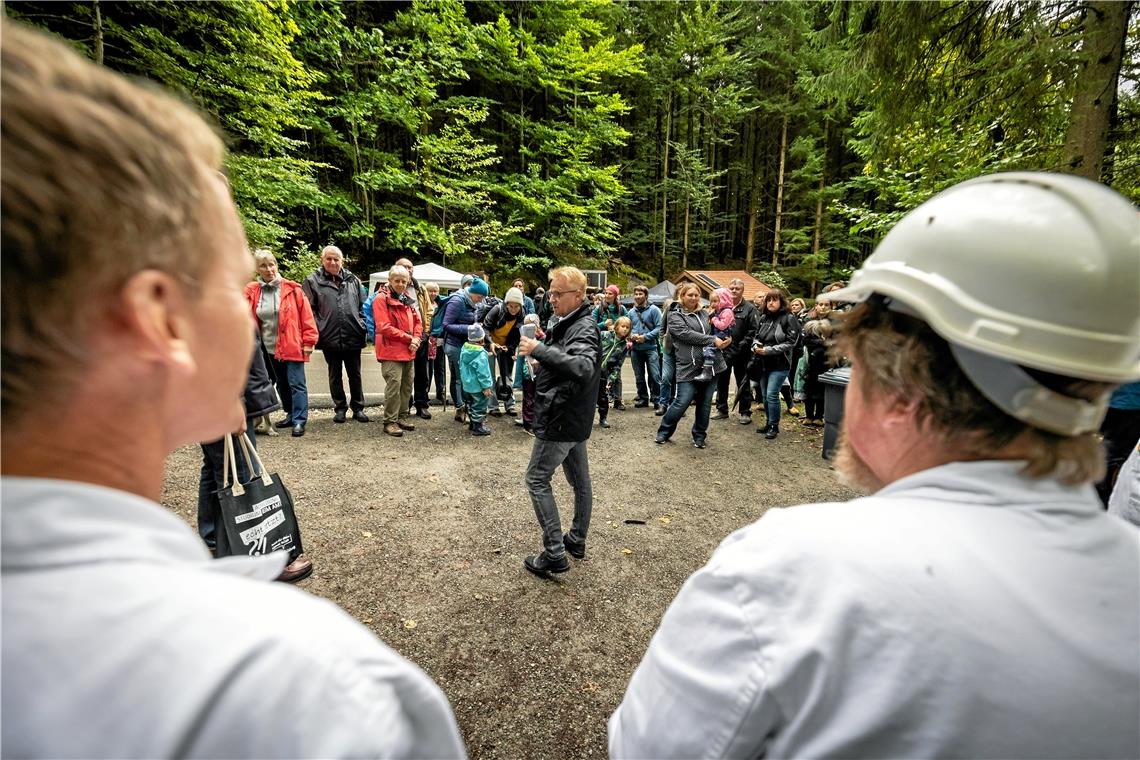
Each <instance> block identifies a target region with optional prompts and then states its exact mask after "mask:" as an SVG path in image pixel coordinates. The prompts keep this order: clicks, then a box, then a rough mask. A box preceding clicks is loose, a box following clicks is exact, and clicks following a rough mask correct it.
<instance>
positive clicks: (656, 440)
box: [653, 435, 669, 444]
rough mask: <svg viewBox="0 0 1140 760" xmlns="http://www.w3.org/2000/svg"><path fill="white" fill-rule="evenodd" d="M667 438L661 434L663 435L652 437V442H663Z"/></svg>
mask: <svg viewBox="0 0 1140 760" xmlns="http://www.w3.org/2000/svg"><path fill="white" fill-rule="evenodd" d="M668 440H669V439H668V438H666V437H665V436H663V435H658V436H657V437H656V438H654V439H653V442H654V443H657V444H661V443H665V442H666V441H668Z"/></svg>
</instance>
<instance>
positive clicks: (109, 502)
mask: <svg viewBox="0 0 1140 760" xmlns="http://www.w3.org/2000/svg"><path fill="white" fill-rule="evenodd" d="M0 491H2V493H3V501H4V508H3V510H2V511H0V541H2V546H3V553H2V555H0V567H2V568H3V571H4V572H5V573H9V572H19V571H28V570H40V569H46V568H51V567H74V566H77V565H87V564H94V563H105V562H143V563H158V564H166V565H173V564H184V565H200V566H201V569H203V570H206V571H211V572H224V573H228V574H234V575H243V576H247V577H251V578H258V579H262V580H272V579H274V578H276V577H277V576H278V575H280V573H281V570H282V569H283V568H284V566H285V563H286V562H287V561H288V555H287V554H286V553H285V552H276V553H274V554H270V555H266V556H262V557H229V558H225V559H222V560H217V561H214V560H212V559H211V557H210V553H209V551H207V549H206V547H205V545H204V544H203V543H202V542H201V541H200V540H199V539H198V537H197V536H196V535H195V534H194V533H193V531H192V530H191V529H190V527H189V526H188V525H186V523H184V522H183V521H182V520H180V519H179V518H178V517H176V516H175V515H173V514H172V513H171V512H169V511H167V510H166V509H165V508H164V507H162V506H161V505H159V504H156V503H155V502H153V501H151V500H149V499H144V498H143V497H141V496H136V495H135V494H130V493H127V492H125V491H119V490H115V489H112V488H104V487H102V486H97V485H92V484H90V483H79V482H75V481H66V480H49V479H45V478H20V477H8V476H5V477H3V478H0Z"/></svg>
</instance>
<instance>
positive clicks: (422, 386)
mask: <svg viewBox="0 0 1140 760" xmlns="http://www.w3.org/2000/svg"><path fill="white" fill-rule="evenodd" d="M430 364H431V362H429V361H428V344H427V340H424V342H423V343H421V344H420V347H419V348H418V349H416V358H415V361H414V362H413V363H412V406H413V407H415V408H416V409H427V408H428V401H429V400H430V399H429V397H428V390H429V388H431V385H430V383H431V378H430V377H429V375H428V366H429V365H430Z"/></svg>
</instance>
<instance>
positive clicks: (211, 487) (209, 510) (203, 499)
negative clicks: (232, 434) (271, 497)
mask: <svg viewBox="0 0 1140 760" xmlns="http://www.w3.org/2000/svg"><path fill="white" fill-rule="evenodd" d="M253 421H254V418H253V417H249V418H247V419H246V421H245V427H246V434H247V435H249V442H250V443H252V444H253V445H254V447H255V448H256V447H257V433H256V432H254V430H253ZM224 441H225V439H223V438H219V439H218V440H216V441H212V442H210V443H203V444H199V445H200V446H201V447H202V470H201V472H200V473H199V474H198V535H199V536H201V537H202V540H203V541H205V542H206V546H208V547H210V548H211V549H213V548H214V547H215V546H217V545H218V540H217V524H218V511H219V510H220V508H221V507H220V504H219V502H218V496H217V493H216V492H217V491H220V490H221V489H222V488H223V487H224V486H223V484H224V483H225V473H224V471H223V468H224V465H225V457H226V448H225V442H224ZM234 444H235V446H236V451H235V452H234V453H235V454H236V455H237V469H238V480H240V481H241V482H242V483H243V484H244V483H248V482H249V481H250V480H251V479H252V478H251V476H250V474H249V472H248V470H247V469H246V466H245V457H243V456H242V455H241V444H240V443H238V442H237V441H236V440H235V441H234ZM258 474H260V473H258Z"/></svg>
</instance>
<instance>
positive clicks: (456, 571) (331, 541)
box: [163, 407, 853, 758]
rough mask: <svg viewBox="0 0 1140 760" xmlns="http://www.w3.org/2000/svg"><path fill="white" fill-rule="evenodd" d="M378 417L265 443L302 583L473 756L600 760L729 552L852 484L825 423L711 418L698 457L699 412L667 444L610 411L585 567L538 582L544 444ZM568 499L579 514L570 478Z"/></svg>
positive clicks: (561, 499) (327, 421)
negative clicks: (530, 567)
mask: <svg viewBox="0 0 1140 760" xmlns="http://www.w3.org/2000/svg"><path fill="white" fill-rule="evenodd" d="M436 409H437V408H436V407H433V411H435V410H436ZM368 411H369V414H370V415H372V417H373V422H372V423H370V424H367V425H361V424H359V423H354V422H352V421H351V420H350V421H349V422H348V423H347V424H344V425H335V424H333V422H332V415H331V412H320V411H318V412H314V413H313V415H312V419H311V420H310V423H309V426H308V433H307V434H306V436H305V437H304V438H301V439H293V438H290V437H288V436H280V437H276V438H265V437H263V438H261V439H260V440H259V447H260V450H261V452H262V456H263V457H264V459H265V461H266V463H267V464H268V466H269V468H270V469H271V471H275V472H279V473H280V474H281V475H282V477H283V478H284V480H285V483H286V484H287V485H288V486H289V488H290V490H291V491H292V492H293V496H294V499H295V501H296V504H297V511H298V516H299V519H300V521H301V528H302V531H303V534H304V540H305V547H306V550H307V554H308V556H309V557H311V558H312V559H313V560H314V562H315V564H316V571H315V572H314V574H313V575H312V577H311V578H309V579H308V580H306V581H304V582H302V583H301V584H299V585H300V586H301V587H302V588H304V589H305V590H306V591H308V592H309V593H313V594H317V595H319V596H323V597H326V598H328V599H331V600H333V601H335V602H336V603H337V604H339V605H341V606H342V607H343V608H344V609H345V610H347V611H348V612H349V613H350V614H352V615H353V616H354V617H356V619H358V620H360V621H361V622H362V623H364V624H365V625H367V626H368V627H369V628H371V629H372V630H373V631H375V632H376V634H377V635H378V636H379V637H380V638H381V639H383V640H384V641H385V642H387V643H388V644H389V645H390V646H392V647H393V648H394V649H396V650H397V651H399V652H400V653H401V654H403V655H404V656H406V657H408V658H409V659H411V660H412V661H413V662H415V663H417V664H418V665H419V666H420V667H421V668H423V669H424V670H425V671H426V672H427V673H428V674H429V675H430V676H431V677H432V678H434V679H435V680H436V682H437V683H438V684H439V685H440V686H441V687H442V688H443V690H444V692H445V693H446V694H447V696H448V698H449V699H450V700H451V704H452V707H453V708H454V710H455V714H456V716H457V718H458V720H459V725H460V728H461V730H462V732H463V737H464V740H465V741H466V743H467V748H468V752H469V753H470V754H471V756H472V757H474V758H523V757H526V758H542V757H552V758H569V757H573V758H601V757H605V755H606V720H607V719H608V718H609V715H610V713H611V712H613V710H614V708H615V707H616V706H617V705H618V703H619V702H620V701H621V697H622V694H623V693H624V690H625V687H626V684H627V683H628V680H629V677H630V675H631V674H632V672H633V669H634V668H635V667H636V666H637V663H638V662H639V661H640V659H641V655H642V654H643V652H644V651H645V648H646V646H647V645H648V643H649V639H650V637H651V636H652V634H653V631H654V630H655V629H656V627H657V624H658V622H659V621H660V619H661V616H662V614H664V612H665V609H666V607H667V606H668V604H669V602H670V601H671V600H672V599H673V597H674V595H675V594H676V593H677V590H678V589H679V588H680V586H681V584H682V583H683V582H684V580H685V578H686V577H688V575H689V574H690V573H692V572H693V571H694V570H695V569H697V568H698V567H700V566H701V565H702V564H703V563H704V562H705V561H706V560H707V559H708V557H709V554H710V553H711V552H712V551H713V549H715V548H716V546H717V544H718V543H719V542H720V541H721V540H722V539H723V538H724V537H725V536H727V535H728V534H729V533H730V532H732V531H733V530H735V529H737V528H739V527H741V526H743V525H746V524H748V523H750V522H752V521H754V520H756V519H757V518H758V517H760V516H761V515H762V514H763V513H764V511H765V510H767V509H768V508H770V507H781V506H787V505H794V504H798V503H803V502H811V501H822V500H832V499H837V498H839V499H842V498H849V497H850V496H852V495H853V494H852V493H851V492H849V491H848V490H846V489H844V488H842V487H840V486H839V485H837V484H836V482H835V478H834V474H833V472H832V471H831V470H830V469H829V467H828V464H827V463H826V462H825V461H823V460H822V459H821V458H820V455H819V451H820V445H821V442H820V434H819V433H818V431H814V430H811V429H807V428H803V427H801V426H800V424H799V422H798V421H796V420H787V419H786V420H785V421H784V424H783V427H784V428H785V431H784V432H783V433H781V436H780V438H778V439H777V440H775V441H766V440H764V439H763V437H762V436H758V435H756V434H755V433H754V432H753V431H754V430H755V426H752V425H750V426H742V425H739V424H737V423H736V422H733V421H731V420H726V421H717V422H713V423H711V429H710V434H709V447H708V448H707V449H706V450H704V451H698V450H696V449H694V448H692V446H690V445H689V443H688V441H689V436H688V428H689V426H690V425H691V424H692V423H691V419H692V418H691V412H690V414H689V415H687V416H686V418H685V419H684V420H682V421H681V425H680V426H679V429H678V431H677V435H676V436H674V441H675V442H674V443H670V444H666V445H665V446H657V445H655V444H654V443H653V440H652V434H653V431H654V430H655V429H656V423H657V418H655V417H654V416H653V414H652V411H651V410H645V409H639V410H633V409H631V410H630V411H627V412H612V413H611V415H610V418H611V422H612V423H613V425H614V426H613V427H612V428H611V429H609V430H601V429H599V428H598V427H597V426H596V425H595V428H594V434H593V436H592V437H591V439H590V446H589V456H590V470H591V474H592V476H593V483H594V496H595V503H594V513H593V522H592V525H591V530H590V534H589V548H588V554H587V559H586V560H585V561H581V562H578V561H575V562H574V566H573V569H572V570H571V571H570V572H569V573H566V574H565V575H563V576H560V577H559V579H558V580H557V581H553V582H551V581H542V580H540V579H537V578H535V577H534V576H532V575H531V574H530V573H527V572H526V571H525V570H524V569H523V567H522V558H523V556H524V555H525V554H528V553H531V552H534V551H537V550H538V549H540V548H541V537H540V533H539V530H538V526H537V524H536V522H535V517H534V511H533V509H532V507H531V504H530V500H529V498H528V497H527V495H526V491H525V488H524V486H523V471H524V470H525V468H526V463H527V461H528V459H529V456H530V449H531V442H532V440H533V439H532V438H530V437H528V436H527V435H525V434H524V433H523V431H522V430H521V429H520V428H516V427H515V426H514V425H513V424H511V421H510V418H507V417H503V418H499V419H495V418H491V422H490V424H491V426H492V428H493V429H494V434H493V435H492V436H490V437H489V438H483V439H471V438H469V437H468V436H467V435H466V434H465V427H464V426H461V425H459V424H458V423H456V422H454V421H453V420H452V419H451V415H450V414H448V415H446V416H445V415H443V414H442V413H437V414H436V415H435V418H434V419H432V420H431V421H430V422H426V423H421V424H420V426H419V429H418V430H417V431H416V432H415V433H410V434H408V435H406V436H405V437H404V438H403V439H394V438H391V437H388V436H385V435H384V434H383V432H382V430H381V425H380V424H378V418H379V416H380V412H379V410H378V409H369V410H368ZM758 419H759V417H758ZM200 460H201V457H200V454H199V451H198V449H197V447H191V448H185V449H181V450H179V451H177V452H175V453H174V454H173V455H172V456H171V457H170V460H169V461H168V469H167V477H166V488H165V492H164V495H163V503H164V504H166V505H167V506H169V507H170V508H171V509H172V510H174V511H175V512H177V513H178V514H180V515H181V516H182V517H183V518H184V519H186V520H187V521H188V522H190V523H191V524H193V522H194V519H195V514H196V511H195V510H196V507H195V505H196V500H197V488H198V469H199V465H200ZM555 497H556V498H557V499H558V504H559V507H560V509H561V512H562V514H563V519H564V524H566V525H568V523H569V517H570V516H571V515H572V512H573V503H572V498H571V494H570V492H569V488H568V487H567V485H566V482H565V480H564V479H562V478H561V475H560V474H559V475H556V478H555ZM628 520H639V521H641V520H643V521H644V524H631V523H627V522H626V521H628Z"/></svg>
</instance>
